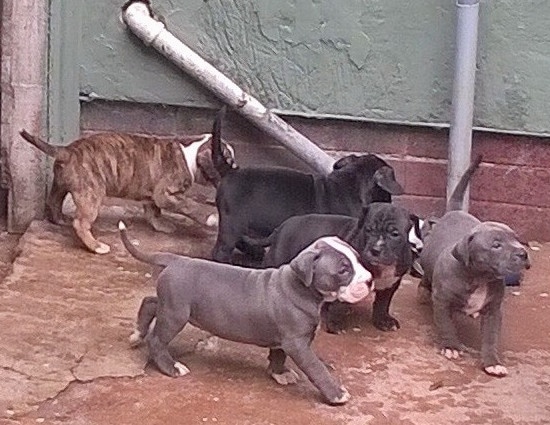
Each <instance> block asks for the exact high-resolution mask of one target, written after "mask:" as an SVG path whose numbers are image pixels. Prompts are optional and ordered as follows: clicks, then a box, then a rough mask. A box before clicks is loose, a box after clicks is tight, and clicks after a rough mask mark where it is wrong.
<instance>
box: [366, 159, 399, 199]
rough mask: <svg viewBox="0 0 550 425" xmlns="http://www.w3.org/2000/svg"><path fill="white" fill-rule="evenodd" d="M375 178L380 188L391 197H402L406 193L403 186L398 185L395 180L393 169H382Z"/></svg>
mask: <svg viewBox="0 0 550 425" xmlns="http://www.w3.org/2000/svg"><path fill="white" fill-rule="evenodd" d="M373 178H374V181H375V182H376V184H377V185H378V186H379V187H380V188H382V189H384V190H385V191H386V192H388V193H389V194H391V195H402V194H403V193H404V190H403V188H402V187H401V185H400V184H399V183H397V180H395V173H394V172H393V168H391V167H386V166H384V167H380V168H379V169H378V170H376V172H375V173H374V177H373Z"/></svg>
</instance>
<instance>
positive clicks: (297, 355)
mask: <svg viewBox="0 0 550 425" xmlns="http://www.w3.org/2000/svg"><path fill="white" fill-rule="evenodd" d="M119 227H120V230H121V238H122V241H123V243H124V246H125V247H126V249H127V250H128V251H129V252H130V253H131V254H132V255H133V256H134V257H136V258H137V259H138V260H141V261H144V262H146V263H150V264H155V265H158V266H162V267H163V270H162V272H161V273H160V274H159V276H158V279H157V296H156V297H146V298H144V300H143V301H142V304H141V307H140V310H139V313H138V320H137V329H136V332H134V334H133V335H132V337H131V342H132V344H139V343H140V342H141V341H142V340H144V339H145V340H146V342H147V345H148V347H149V357H150V359H151V360H152V362H153V363H154V364H155V365H156V366H157V367H158V368H159V369H160V370H161V372H163V373H164V374H166V375H169V376H173V377H176V376H181V375H184V374H186V373H188V372H189V370H188V369H187V368H186V367H185V366H184V365H183V364H181V363H180V362H177V361H175V360H174V359H173V358H172V356H171V355H170V353H169V352H168V344H169V343H170V341H171V340H172V339H173V338H174V337H175V336H176V335H177V334H178V333H179V332H180V331H181V330H182V329H183V327H184V326H185V325H186V324H187V323H191V324H192V325H194V326H197V327H199V328H200V329H203V330H205V331H207V332H209V333H211V334H213V335H216V336H219V337H221V338H225V339H229V340H232V341H236V342H243V343H246V344H254V345H258V346H260V347H267V348H269V349H270V353H269V361H270V363H269V371H270V373H271V376H272V377H273V378H274V379H275V380H276V381H277V382H278V383H283V384H286V383H293V382H295V377H296V373H295V372H293V371H291V370H290V369H288V368H287V367H286V366H285V360H286V357H287V355H288V356H290V357H291V358H292V360H293V361H294V363H295V364H296V365H297V366H298V367H299V368H300V369H301V370H302V371H303V372H304V373H305V375H306V376H307V377H308V378H309V379H310V381H311V382H312V383H313V385H315V387H317V389H318V390H319V391H320V392H321V394H322V395H323V397H324V399H325V400H326V401H327V402H328V403H330V404H343V403H345V402H346V401H348V400H349V398H350V395H349V393H348V392H347V391H346V389H345V388H343V387H341V386H340V385H339V384H338V383H337V381H336V380H335V379H334V378H333V377H332V376H331V375H330V373H329V372H328V370H327V368H326V367H325V365H324V364H323V362H321V361H320V360H319V358H318V357H317V356H316V355H315V353H314V352H313V351H312V349H311V347H310V345H311V342H312V341H313V337H314V335H315V331H316V329H317V326H318V324H319V320H320V309H321V305H322V304H324V303H326V302H332V301H335V300H341V301H346V302H351V303H353V302H358V301H360V300H361V299H363V298H364V297H366V296H367V295H368V294H369V292H370V291H371V289H372V275H371V274H370V273H369V272H368V271H367V270H366V269H365V268H363V267H362V266H361V264H359V261H358V258H357V253H356V252H355V251H354V250H353V249H352V248H351V247H350V246H349V245H348V244H346V243H345V242H343V241H341V240H340V239H338V238H336V237H328V238H322V239H319V240H317V241H316V242H314V243H313V244H311V245H310V246H309V247H307V248H306V249H304V250H303V251H302V252H301V253H300V254H299V255H298V256H296V258H294V259H293V260H292V261H291V262H290V264H288V265H285V266H282V267H280V268H277V269H265V270H257V269H247V268H243V267H238V266H232V265H228V264H221V263H216V262H213V261H208V260H202V259H197V258H189V257H184V256H180V255H175V254H171V253H160V252H159V253H144V252H142V251H140V250H138V249H137V248H136V247H135V246H133V245H132V244H131V243H130V241H129V240H128V237H127V235H126V230H125V226H124V223H122V222H121V223H120V225H119ZM155 318H156V323H155V325H154V327H153V329H152V330H151V331H149V328H150V325H151V323H152V321H153V319H155Z"/></svg>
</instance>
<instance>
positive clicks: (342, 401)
mask: <svg viewBox="0 0 550 425" xmlns="http://www.w3.org/2000/svg"><path fill="white" fill-rule="evenodd" d="M340 391H342V394H341V395H339V396H338V397H335V398H333V399H331V400H329V403H330V404H333V405H340V404H345V403H347V402H348V401H349V400H350V398H351V395H350V393H348V390H346V389H345V388H344V387H340Z"/></svg>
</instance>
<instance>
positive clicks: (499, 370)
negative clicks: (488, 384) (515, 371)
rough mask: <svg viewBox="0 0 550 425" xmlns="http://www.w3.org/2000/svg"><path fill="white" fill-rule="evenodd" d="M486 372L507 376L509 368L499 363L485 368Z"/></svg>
mask: <svg viewBox="0 0 550 425" xmlns="http://www.w3.org/2000/svg"><path fill="white" fill-rule="evenodd" d="M484 370H485V372H486V373H488V374H489V375H493V376H506V375H508V369H506V368H505V367H504V366H502V365H500V364H497V365H494V366H487V367H486V368H485V369H484Z"/></svg>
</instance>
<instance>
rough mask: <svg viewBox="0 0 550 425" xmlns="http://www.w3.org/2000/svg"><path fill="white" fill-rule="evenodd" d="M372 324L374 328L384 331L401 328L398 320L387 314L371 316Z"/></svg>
mask: <svg viewBox="0 0 550 425" xmlns="http://www.w3.org/2000/svg"><path fill="white" fill-rule="evenodd" d="M372 324H373V325H374V327H375V328H377V329H380V330H381V331H384V332H390V331H396V330H398V329H399V328H401V325H400V324H399V320H397V319H396V318H395V317H392V316H390V315H389V314H387V315H384V316H383V317H373V318H372Z"/></svg>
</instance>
